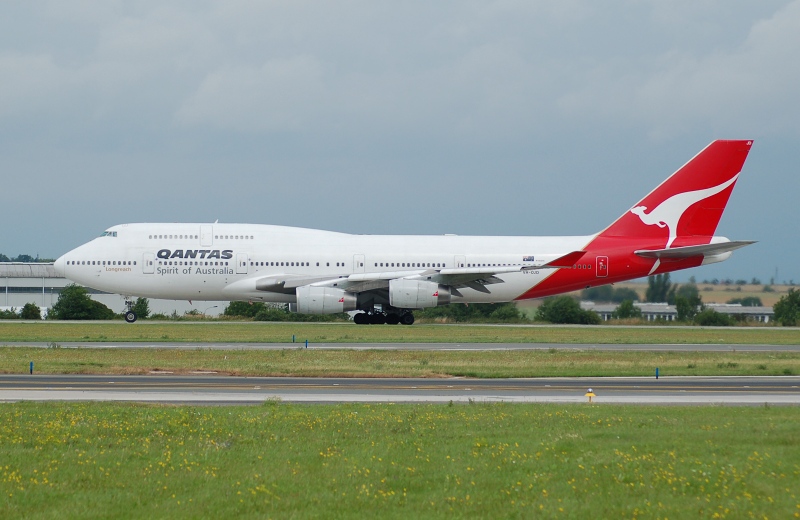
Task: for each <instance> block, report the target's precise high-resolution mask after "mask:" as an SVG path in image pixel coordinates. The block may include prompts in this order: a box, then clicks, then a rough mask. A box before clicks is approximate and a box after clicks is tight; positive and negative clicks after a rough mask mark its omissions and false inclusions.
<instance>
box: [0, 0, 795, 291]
mask: <svg viewBox="0 0 800 520" xmlns="http://www.w3.org/2000/svg"><path fill="white" fill-rule="evenodd" d="M798 56H800V0H795V1H785V0H784V1H779V0H761V1H759V2H752V1H749V0H743V1H739V0H672V1H670V2H657V1H652V2H648V1H642V0H607V1H604V2H596V1H595V0H559V1H538V0H521V1H513V0H506V1H495V2H492V1H480V2H475V1H469V0H458V1H448V0H442V1H438V2H419V1H416V2H415V1H411V2H373V1H359V0H352V1H333V2H306V1H303V0H293V1H279V2H271V1H270V2H268V1H259V2H256V1H238V0H224V1H220V2H212V1H196V0H192V1H185V2H182V1H172V2H163V1H157V2H156V1H153V2H140V1H131V0H128V1H114V0H102V1H82V0H74V1H64V0H58V1H52V2H48V1H13V0H12V1H4V2H2V3H0V190H2V191H0V193H1V194H2V200H3V204H2V215H3V217H4V224H3V225H2V227H0V253H4V254H6V255H8V256H16V255H18V254H20V253H25V254H31V255H34V256H35V255H37V254H38V255H40V256H42V257H51V258H52V257H57V256H59V255H61V254H63V253H65V252H67V251H68V250H70V249H72V248H74V247H77V246H78V245H80V244H82V243H84V242H86V241H88V240H90V239H92V238H94V237H95V236H97V235H99V234H100V233H101V232H102V231H103V230H104V229H105V228H108V227H110V226H112V225H115V224H120V223H125V222H213V221H215V220H219V221H220V222H249V223H264V224H279V225H290V226H300V227H312V228H321V229H330V230H334V231H342V232H348V233H365V234H442V233H456V234H462V235H584V234H590V233H593V232H597V231H599V230H600V229H602V228H603V227H605V226H606V225H607V224H609V223H610V222H611V221H613V220H614V219H616V218H617V217H618V216H619V215H621V214H622V213H624V212H625V211H626V210H627V209H628V208H630V207H631V206H632V205H633V204H634V203H636V202H637V201H638V200H640V199H641V198H642V196H644V195H645V194H646V193H648V192H649V191H650V190H651V189H652V188H654V187H655V186H656V185H658V184H659V183H660V182H661V181H662V180H664V179H665V178H666V177H667V176H668V175H669V174H671V173H672V172H673V171H675V170H676V169H677V168H679V167H680V166H681V165H683V164H684V163H685V162H686V161H687V160H688V159H690V158H691V157H692V156H694V155H695V154H696V153H697V152H698V151H700V150H701V149H702V148H703V147H705V146H706V145H707V144H708V143H709V142H711V141H712V140H714V139H753V140H754V141H755V144H754V146H753V149H752V151H751V153H750V156H749V158H748V160H747V162H746V163H745V167H744V170H743V173H742V175H741V176H740V179H739V181H738V183H737V186H736V189H735V190H734V192H733V195H732V197H731V199H730V202H729V204H728V207H727V210H726V212H725V214H724V215H723V218H722V221H721V223H720V226H719V228H718V229H717V234H718V235H723V236H727V237H728V238H730V239H734V240H737V239H740V240H757V241H758V243H757V244H756V245H753V246H749V247H747V248H745V249H742V250H740V251H737V252H735V253H734V255H733V256H732V257H731V259H729V260H728V261H726V262H723V263H720V264H714V265H710V266H705V267H700V268H696V269H693V270H689V271H684V272H682V274H681V273H677V274H675V275H673V279H678V280H681V279H685V278H688V277H689V276H691V275H694V276H695V277H696V278H697V279H698V280H702V279H712V278H720V279H724V278H732V279H747V280H750V279H751V278H753V277H756V278H759V279H760V280H762V281H765V282H766V281H768V280H769V279H770V278H773V277H775V276H776V273H777V278H776V280H775V281H776V282H777V283H781V282H782V281H790V280H791V281H794V282H795V283H798V282H800V265H799V263H798V261H797V258H798V257H800V240H798V238H800V231H798V229H799V228H800V226H798V221H799V219H798V211H797V207H798V201H799V200H800V181H798V175H797V168H798V157H797V156H798V150H800V146H798V145H800V67H798V66H797V60H798Z"/></svg>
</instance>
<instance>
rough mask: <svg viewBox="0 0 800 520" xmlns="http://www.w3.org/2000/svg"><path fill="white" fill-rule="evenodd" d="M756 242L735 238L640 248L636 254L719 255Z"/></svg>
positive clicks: (677, 257)
mask: <svg viewBox="0 0 800 520" xmlns="http://www.w3.org/2000/svg"><path fill="white" fill-rule="evenodd" d="M750 244H755V240H734V241H730V242H719V243H716V244H702V245H699V246H684V247H671V248H669V249H640V250H638V251H634V254H636V255H639V256H642V257H644V258H664V259H672V260H678V259H681V258H690V257H693V256H700V255H704V256H707V255H719V254H722V253H730V252H731V251H735V250H736V249H739V248H741V247H745V246H749V245H750Z"/></svg>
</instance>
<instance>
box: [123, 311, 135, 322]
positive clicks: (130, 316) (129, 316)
mask: <svg viewBox="0 0 800 520" xmlns="http://www.w3.org/2000/svg"><path fill="white" fill-rule="evenodd" d="M136 318H137V316H136V313H135V312H133V311H128V312H126V313H125V321H127V322H128V323H133V322H134V321H136Z"/></svg>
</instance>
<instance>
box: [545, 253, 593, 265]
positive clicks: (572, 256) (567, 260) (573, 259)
mask: <svg viewBox="0 0 800 520" xmlns="http://www.w3.org/2000/svg"><path fill="white" fill-rule="evenodd" d="M585 254H586V251H573V252H571V253H567V254H566V255H564V256H560V257H558V258H556V259H555V260H551V261H549V262H547V263H546V264H544V265H543V266H542V267H572V266H573V265H575V264H577V263H578V260H580V259H581V258H582V257H583V255H585Z"/></svg>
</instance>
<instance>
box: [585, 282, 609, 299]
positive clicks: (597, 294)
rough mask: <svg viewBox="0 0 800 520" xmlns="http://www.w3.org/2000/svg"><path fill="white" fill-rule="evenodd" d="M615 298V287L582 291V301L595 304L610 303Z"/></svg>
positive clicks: (604, 286) (601, 286)
mask: <svg viewBox="0 0 800 520" xmlns="http://www.w3.org/2000/svg"><path fill="white" fill-rule="evenodd" d="M613 296H614V287H612V286H611V285H600V286H597V287H589V288H588V289H584V290H583V291H581V299H583V300H588V301H593V302H610V301H612V300H611V298H612V297H613Z"/></svg>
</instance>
